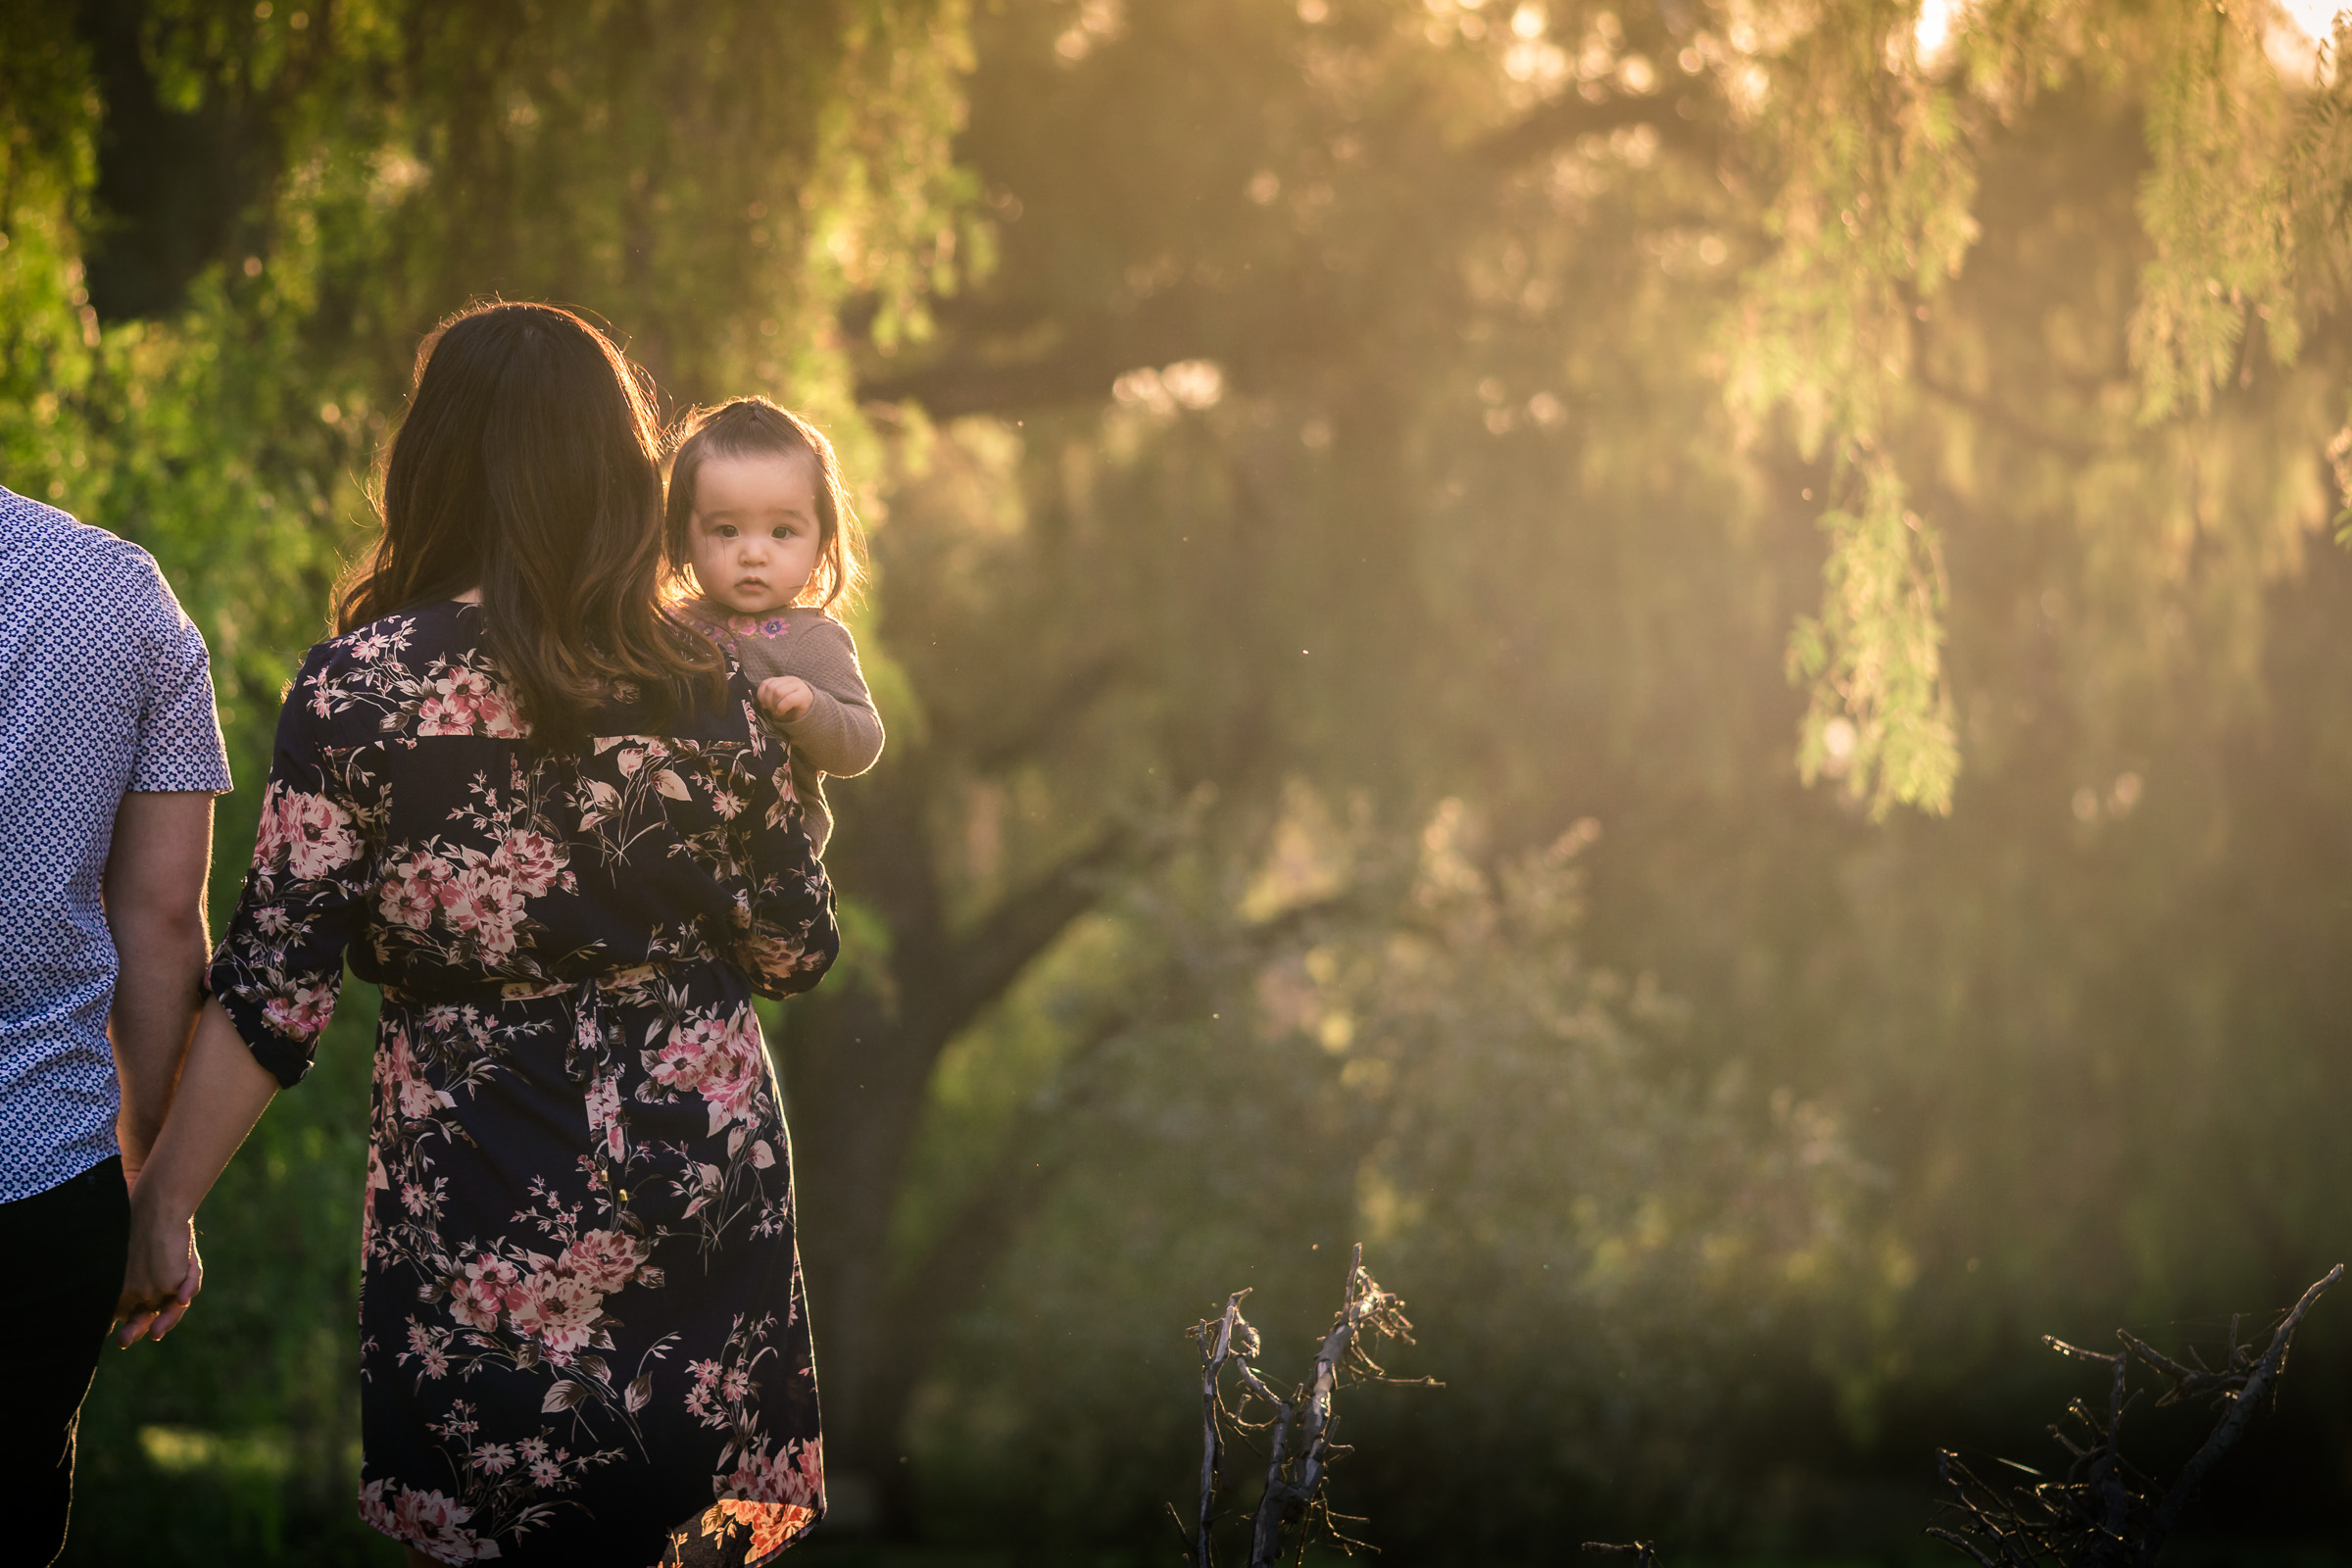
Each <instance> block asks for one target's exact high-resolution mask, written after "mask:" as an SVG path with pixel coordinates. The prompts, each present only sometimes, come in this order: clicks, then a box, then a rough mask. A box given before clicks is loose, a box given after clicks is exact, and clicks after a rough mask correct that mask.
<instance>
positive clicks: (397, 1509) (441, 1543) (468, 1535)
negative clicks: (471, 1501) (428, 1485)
mask: <svg viewBox="0 0 2352 1568" xmlns="http://www.w3.org/2000/svg"><path fill="white" fill-rule="evenodd" d="M472 1517H473V1510H472V1509H471V1508H467V1507H465V1506H463V1505H461V1504H460V1503H459V1502H458V1500H457V1499H456V1498H455V1497H445V1496H443V1495H441V1494H440V1493H438V1492H409V1491H404V1492H402V1493H401V1495H400V1500H399V1501H398V1502H397V1503H395V1504H394V1505H393V1534H395V1535H397V1536H398V1537H399V1538H400V1539H401V1540H403V1541H406V1542H409V1543H411V1544H414V1545H415V1546H416V1547H417V1549H418V1550H419V1551H422V1552H423V1553H424V1554H425V1555H426V1556H428V1557H433V1558H436V1559H438V1560H440V1561H442V1562H473V1561H475V1560H477V1559H479V1558H482V1557H495V1556H497V1555H498V1544H497V1543H496V1542H485V1541H482V1540H481V1539H480V1538H479V1537H477V1536H476V1535H475V1534H474V1533H473V1532H472V1531H470V1530H466V1529H463V1528H461V1527H462V1526H463V1525H464V1524H465V1523H466V1520H468V1519H470V1518H472Z"/></svg>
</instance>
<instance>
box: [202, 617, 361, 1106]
mask: <svg viewBox="0 0 2352 1568" xmlns="http://www.w3.org/2000/svg"><path fill="white" fill-rule="evenodd" d="M338 662H340V661H339V660H337V659H336V658H335V657H334V645H333V644H321V645H320V646H319V647H318V648H314V649H313V650H311V657H310V658H309V659H307V660H305V661H304V662H303V668H302V673H301V674H300V675H299V676H297V677H296V679H295V681H294V684H293V686H292V687H291V688H290V689H289V690H288V692H287V694H286V703H285V707H284V708H283V709H282V710H281V711H279V713H278V718H277V747H276V753H275V755H274V756H273V757H272V758H271V760H270V784H269V788H268V789H267V790H266V791H265V792H264V794H263V796H262V821H261V827H260V830H259V831H258V832H257V833H256V835H255V838H254V846H253V865H252V868H251V869H249V870H248V871H247V872H246V873H245V888H244V892H243V893H242V894H241V895H240V896H239V897H238V899H237V908H236V913H235V914H233V915H231V916H230V917H229V922H228V928H227V930H226V931H225V932H223V933H222V935H221V945H220V947H219V948H218V949H217V950H216V951H215V953H214V955H213V962H212V967H211V969H210V971H209V972H208V973H207V975H206V986H207V989H208V990H210V991H211V993H212V994H213V996H214V997H216V998H218V999H219V1001H220V1003H221V1006H222V1007H223V1008H224V1009H226V1011H227V1013H228V1016H229V1018H230V1020H231V1021H232V1022H234V1023H235V1024H236V1026H237V1033H238V1034H240V1035H242V1036H243V1037H244V1039H245V1044H246V1045H247V1046H249V1047H250V1048H252V1051H253V1054H254V1056H255V1058H256V1059H257V1060H259V1061H260V1062H261V1064H262V1065H263V1066H265V1067H267V1068H269V1069H270V1073H271V1074H272V1075H273V1076H274V1077H275V1078H276V1079H277V1081H278V1082H279V1083H280V1084H282V1085H285V1086H288V1087H291V1086H292V1085H294V1084H296V1083H298V1082H300V1081H301V1079H302V1076H303V1075H304V1074H305V1073H307V1072H309V1071H310V1070H311V1061H312V1058H313V1056H314V1055H315V1054H316V1053H317V1051H318V1045H319V1033H320V1031H322V1030H323V1029H325V1027H326V1023H327V1019H328V1018H329V1017H331V1016H332V1015H333V1013H334V1010H335V998H336V995H337V993H338V992H340V991H341V989H342V985H343V949H344V947H345V946H346V945H347V944H348V943H349V942H350V941H351V938H352V935H353V933H354V931H355V930H356V929H357V927H358V924H359V921H360V919H361V917H362V916H363V915H364V914H365V912H366V902H365V901H366V899H367V897H368V891H369V890H370V888H371V887H372V885H373V881H374V878H373V876H372V857H370V856H369V855H368V851H367V840H368V833H367V832H366V829H365V825H364V821H363V817H362V813H361V812H360V811H359V810H358V809H355V805H354V802H353V800H352V799H351V773H350V766H351V763H352V752H351V749H350V748H342V749H340V750H338V749H336V748H333V747H330V746H328V745H326V744H325V742H324V739H323V732H324V729H325V722H326V719H327V716H328V714H329V711H330V708H331V696H330V692H331V676H332V667H333V665H334V664H336V663H338Z"/></svg>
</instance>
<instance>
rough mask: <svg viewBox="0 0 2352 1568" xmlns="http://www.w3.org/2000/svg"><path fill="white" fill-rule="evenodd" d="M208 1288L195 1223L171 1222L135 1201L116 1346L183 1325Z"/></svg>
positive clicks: (117, 1312) (127, 1345)
mask: <svg viewBox="0 0 2352 1568" xmlns="http://www.w3.org/2000/svg"><path fill="white" fill-rule="evenodd" d="M203 1289H204V1259H203V1257H202V1256H201V1255H199V1254H198V1252H197V1250H196V1222H195V1221H194V1220H192V1219H185V1218H182V1219H178V1220H172V1219H171V1218H167V1217H165V1216H162V1215H159V1214H156V1213H154V1212H152V1211H151V1205H148V1204H144V1203H141V1202H140V1201H138V1200H137V1199H135V1198H134V1199H132V1200H131V1205H130V1255H129V1257H128V1259H127V1260H126V1261H125V1263H124V1265H123V1295H122V1298H121V1299H119V1300H117V1301H116V1303H115V1344H116V1345H118V1346H120V1347H122V1348H124V1349H127V1348H130V1347H131V1346H132V1345H134V1344H136V1343H137V1342H138V1341H139V1340H141V1339H142V1338H144V1339H151V1340H161V1339H162V1338H163V1337H164V1336H165V1335H167V1334H169V1333H171V1332H172V1330H173V1329H174V1328H176V1327H178V1326H179V1320H180V1319H181V1318H183V1317H185V1316H187V1313H188V1306H189V1304H190V1303H191V1302H193V1301H194V1300H195V1299H196V1293H197V1292H198V1291H201V1290H203Z"/></svg>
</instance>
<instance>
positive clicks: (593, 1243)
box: [556, 1231, 645, 1296]
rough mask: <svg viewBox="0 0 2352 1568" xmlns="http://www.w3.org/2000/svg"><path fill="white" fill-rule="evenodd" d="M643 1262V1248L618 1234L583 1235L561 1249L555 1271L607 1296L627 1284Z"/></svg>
mask: <svg viewBox="0 0 2352 1568" xmlns="http://www.w3.org/2000/svg"><path fill="white" fill-rule="evenodd" d="M644 1260H645V1244H644V1243H643V1242H641V1241H639V1240H637V1239H636V1238H635V1237H633V1236H624V1235H622V1234H621V1233H620V1232H618V1231H587V1232H584V1233H582V1235H581V1236H580V1238H579V1240H577V1241H575V1242H573V1243H572V1244H571V1245H570V1246H569V1247H566V1248H565V1249H564V1255H563V1256H562V1257H560V1258H558V1259H556V1267H557V1268H558V1269H559V1270H563V1271H568V1272H569V1273H571V1274H574V1275H576V1276H577V1277H578V1278H580V1279H581V1280H583V1281H585V1282H586V1283H587V1285H588V1287H589V1288H590V1289H591V1290H595V1291H599V1292H602V1293H603V1294H605V1295H607V1296H610V1295H611V1294H613V1292H614V1291H617V1290H619V1289H620V1288H621V1287H622V1286H624V1285H626V1284H628V1283H629V1281H630V1279H631V1278H632V1277H634V1276H635V1274H636V1273H637V1265H638V1264H639V1263H641V1262H643V1261H644Z"/></svg>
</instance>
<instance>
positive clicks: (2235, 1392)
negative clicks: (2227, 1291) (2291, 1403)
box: [1928, 1264, 2344, 1568]
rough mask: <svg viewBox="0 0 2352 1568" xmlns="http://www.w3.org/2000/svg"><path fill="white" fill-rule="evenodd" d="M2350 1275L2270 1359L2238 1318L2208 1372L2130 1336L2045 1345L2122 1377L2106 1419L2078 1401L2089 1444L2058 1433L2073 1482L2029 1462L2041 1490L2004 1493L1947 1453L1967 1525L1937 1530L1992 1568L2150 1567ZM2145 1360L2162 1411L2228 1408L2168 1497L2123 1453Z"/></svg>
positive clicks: (2054, 1432)
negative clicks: (2159, 1388)
mask: <svg viewBox="0 0 2352 1568" xmlns="http://www.w3.org/2000/svg"><path fill="white" fill-rule="evenodd" d="M2343 1272H2344V1270H2343V1265H2341V1264H2338V1265H2337V1266H2336V1267H2335V1268H2334V1269H2332V1270H2330V1271H2329V1272H2328V1273H2327V1277H2326V1278H2324V1279H2322V1280H2320V1281H2319V1282H2318V1283H2316V1284H2314V1285H2313V1286H2312V1287H2311V1288H2310V1289H2309V1290H2307V1291H2305V1292H2304V1293H2303V1298H2302V1299H2301V1300H2299V1301H2298V1302H2296V1304H2295V1306H2294V1307H2293V1309H2292V1310H2290V1311H2288V1312H2287V1313H2286V1314H2285V1316H2284V1317H2283V1318H2282V1319H2281V1320H2280V1322H2279V1324H2278V1331H2277V1333H2275V1334H2274V1335H2273V1336H2272V1337H2271V1344H2270V1348H2269V1349H2267V1350H2266V1351H2265V1352H2264V1353H2263V1354H2262V1355H2261V1356H2260V1357H2259V1358H2257V1357H2256V1356H2255V1355H2254V1353H2253V1351H2252V1349H2251V1348H2248V1347H2246V1346H2242V1345H2240V1344H2239V1343H2238V1337H2237V1329H2238V1320H2237V1319H2235V1318H2232V1319H2231V1320H2230V1324H2229V1349H2228V1352H2227V1353H2226V1354H2225V1356H2224V1357H2223V1363H2222V1366H2221V1368H2220V1369H2218V1370H2216V1369H2214V1368H2210V1367H2207V1366H2205V1365H2204V1364H2203V1360H2202V1358H2201V1357H2200V1358H2198V1364H2197V1365H2195V1366H2189V1365H2187V1364H2185V1363H2183V1362H2180V1361H2178V1360H2176V1359H2174V1358H2173V1357H2171V1356H2168V1355H2166V1354H2164V1353H2163V1352H2162V1351H2160V1350H2157V1349H2156V1348H2154V1347H2152V1346H2150V1345H2148V1344H2147V1343H2146V1342H2144V1341H2142V1340H2140V1339H2138V1338H2137V1337H2135V1336H2133V1335H2131V1334H2130V1333H2127V1332H2124V1331H2120V1330H2119V1331H2118V1334H2117V1338H2118V1339H2119V1340H2120V1341H2121V1342H2122V1344H2123V1347H2124V1348H2123V1349H2122V1350H2120V1351H2100V1350H2086V1349H2084V1348H2082V1347H2081V1346H2076V1345H2069V1344H2067V1343H2066V1342H2065V1341H2063V1340H2057V1339H2046V1338H2045V1339H2044V1340H2043V1342H2042V1343H2043V1344H2045V1345H2047V1346H2048V1347H2049V1348H2051V1349H2053V1350H2056V1351H2057V1352H2058V1353H2059V1354H2061V1355H2064V1356H2067V1357H2069V1358H2070V1359H2073V1360H2078V1361H2089V1362H2096V1363H2099V1364H2102V1365H2105V1366H2106V1367H2108V1368H2109V1369H2110V1374H2111V1375H2110V1379H2109V1388H2108V1396H2107V1402H2106V1408H2105V1410H2104V1411H2103V1412H2099V1413H2093V1412H2092V1410H2091V1409H2090V1407H2089V1406H2088V1405H2086V1404H2085V1403H2084V1402H2083V1401H2082V1400H2081V1399H2075V1400H2072V1401H2070V1402H2069V1404H2068V1406H2067V1411H2068V1414H2069V1415H2071V1416H2072V1417H2073V1418H2074V1421H2075V1423H2076V1424H2077V1426H2078V1427H2079V1428H2080V1429H2081V1435H2080V1436H2079V1437H2078V1436H2073V1435H2070V1434H2069V1433H2067V1432H2066V1431H2064V1430H2062V1429H2060V1428H2058V1427H2052V1428H2051V1429H2050V1435H2051V1436H2052V1437H2053V1438H2055V1439H2056V1440H2057V1441H2058V1443H2059V1446H2062V1447H2063V1448H2065V1449H2066V1451H2067V1454H2068V1457H2069V1459H2070V1460H2071V1463H2070V1464H2069V1465H2068V1467H2067V1472H2066V1475H2065V1478H2064V1479H2063V1480H2044V1479H2042V1478H2041V1477H2040V1475H2039V1473H2038V1472H2036V1471H2034V1470H2033V1469H2031V1468H2030V1467H2028V1466H2025V1465H2014V1468H2016V1469H2018V1470H2021V1471H2024V1472H2025V1474H2027V1475H2028V1476H2031V1477H2033V1478H2034V1483H2033V1484H2032V1485H2031V1486H2019V1485H2015V1484H2010V1485H2001V1486H1995V1485H1992V1484H1990V1483H1987V1482H1985V1481H1984V1480H1983V1479H1981V1478H1980V1477H1978V1476H1977V1475H1976V1474H1975V1473H1974V1472H1972V1471H1971V1470H1970V1469H1969V1468H1968V1467H1967V1466H1966V1465H1964V1464H1962V1463H1961V1462H1960V1458H1959V1456H1958V1455H1957V1454H1954V1453H1950V1452H1946V1453H1944V1454H1943V1455H1942V1460H1941V1465H1940V1467H1939V1474H1940V1477H1941V1480H1942V1485H1943V1491H1944V1507H1945V1508H1946V1510H1947V1511H1948V1512H1950V1513H1952V1514H1955V1515H1957V1516H1958V1517H1957V1519H1956V1521H1955V1522H1954V1525H1955V1527H1954V1528H1942V1527H1936V1528H1933V1529H1930V1530H1929V1532H1928V1534H1929V1535H1931V1536H1933V1537H1935V1538H1936V1540H1938V1541H1941V1542H1943V1543H1944V1544H1947V1545H1949V1546H1951V1547H1953V1548H1954V1549H1955V1550H1957V1551H1959V1552H1961V1553H1962V1554H1964V1555H1966V1556H1967V1557H1969V1558H1971V1559H1973V1560H1974V1561H1975V1562H1977V1563H1978V1564H1980V1565H1981V1568H2127V1565H2129V1568H2151V1565H2152V1564H2153V1563H2154V1562H2155V1560H2156V1554H2157V1552H2158V1551H2159V1550H2160V1549H2162V1547H2163V1545H2164V1543H2165V1540H2166V1539H2167V1537H2169V1536H2170V1534H2171V1533H2172V1529H2173V1526H2174V1525H2175V1524H2176V1523H2177V1522H2178V1520H2179V1518H2180V1512H2181V1510H2182V1509H2183V1508H2185V1507H2186V1506H2187V1504H2188V1501H2189V1499H2190V1498H2191V1497H2193V1496H2194V1495H2196V1492H2197V1489H2198V1487H2199V1486H2200V1485H2202V1484H2203V1482H2204V1480H2205V1478H2206V1476H2207V1475H2208V1474H2209V1473H2210V1472H2211V1470H2212V1468H2213V1466H2214V1465H2215V1464H2216V1463H2218V1462H2219V1461H2220V1459H2221V1457H2222V1455H2223V1454H2224V1453H2226V1452H2228V1451H2229V1447H2230V1446H2232V1445H2233V1444H2235V1443H2236V1441H2237V1439H2238V1438H2239V1436H2241V1435H2242V1434H2243V1432H2244V1430H2245V1426H2246V1422H2247V1420H2248V1419H2249V1418H2250V1416H2251V1415H2252V1413H2253V1410H2254V1407H2255V1405H2256V1404H2258V1403H2259V1402H2260V1400H2261V1398H2262V1397H2263V1395H2264V1393H2265V1392H2266V1391H2268V1390H2269V1389H2270V1388H2271V1387H2272V1386H2273V1385H2274V1384H2275V1383H2276V1381H2277V1379H2278V1373H2279V1371H2280V1370H2281V1369H2282V1368H2283V1367H2284V1366H2285V1364H2286V1352H2287V1348H2288V1345H2289V1343H2290V1342H2291V1341H2292V1339H2293V1337H2294V1331H2295V1329H2296V1327H2297V1326H2298V1325H2299V1324H2300V1323H2301V1322H2302V1321H2303V1317H2304V1315H2305V1314H2306V1313H2307V1312H2309V1311H2310V1310H2311V1306H2312V1303H2313V1302H2315V1301H2317V1300H2318V1299H2319V1298H2320V1295H2321V1293H2322V1292H2324V1291H2326V1290H2327V1287H2329V1286H2330V1285H2333V1284H2334V1283H2335V1282H2336V1281H2337V1280H2338V1279H2340V1278H2342V1277H2343ZM2134 1362H2136V1363H2138V1364H2139V1365H2142V1366H2145V1367H2147V1368H2148V1369H2150V1370H2151V1371H2154V1372H2156V1373H2158V1374H2159V1375H2160V1376H2163V1377H2165V1378H2167V1379H2169V1380H2171V1383H2172V1387H2171V1389H2170V1390H2169V1391H2168V1392H2167V1393H2166V1394H2165V1395H2164V1397H2162V1398H2161V1399H2159V1400H2158V1401H2157V1404H2158V1407H2162V1406H2164V1405H2169V1404H2175V1403H2179V1402H2182V1401H2184V1400H2187V1399H2191V1398H2199V1397H2216V1398H2219V1399H2220V1400H2222V1401H2223V1403H2224V1404H2225V1405H2226V1409H2225V1411H2224V1413H2223V1415H2222V1418H2221V1420H2220V1421H2219V1422H2218V1423H2217V1424H2216V1426H2215V1427H2214V1429H2213V1431H2212V1433H2211V1434H2210V1435H2209V1436H2208V1437H2207V1438H2206V1440H2205V1442H2204V1444H2203V1446H2200V1447H2199V1448H2198V1449H2197V1451H2196V1453H2195V1454H2194V1455H2193V1456H2192V1457H2191V1458H2190V1459H2189V1461H2188V1462H2187V1463H2186V1464H2185V1465H2183V1466H2182V1467H2181V1470H2180V1475H2179V1476H2177V1477H2175V1478H2174V1480H2173V1482H2172V1484H2171V1486H2170V1487H2167V1488H2163V1489H2161V1492H2160V1490H2159V1488H2158V1486H2157V1484H2156V1483H2155V1481H2154V1480H2153V1479H2152V1478H2150V1477H2149V1476H2147V1475H2146V1474H2144V1473H2143V1472H2141V1471H2140V1470H2139V1469H2137V1468H2136V1467H2135V1466H2133V1465H2132V1464H2131V1461H2130V1460H2128V1459H2126V1458H2125V1457H2124V1454H2123V1451H2122V1446H2121V1439H2122V1433H2123V1426H2124V1416H2125V1413H2126V1412H2127V1411H2128V1410H2130V1409H2131V1406H2132V1405H2133V1404H2134V1403H2135V1402H2137V1399H2138V1393H2137V1392H2136V1391H2133V1390H2131V1388H2130V1386H2129V1384H2130V1376H2131V1366H2132V1364H2133V1363H2134ZM2004 1462H2007V1461H2004Z"/></svg>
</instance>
